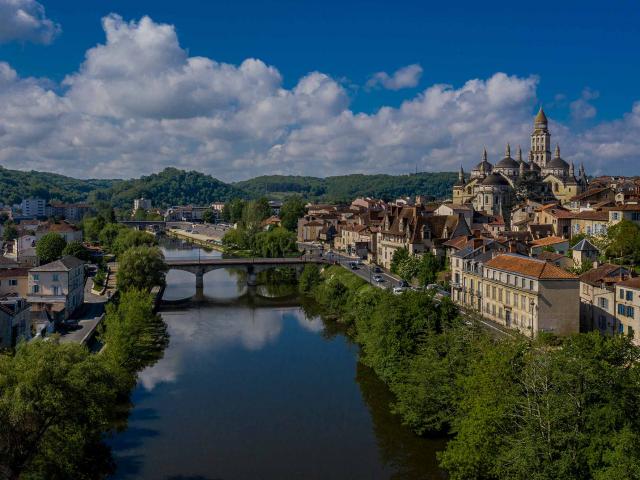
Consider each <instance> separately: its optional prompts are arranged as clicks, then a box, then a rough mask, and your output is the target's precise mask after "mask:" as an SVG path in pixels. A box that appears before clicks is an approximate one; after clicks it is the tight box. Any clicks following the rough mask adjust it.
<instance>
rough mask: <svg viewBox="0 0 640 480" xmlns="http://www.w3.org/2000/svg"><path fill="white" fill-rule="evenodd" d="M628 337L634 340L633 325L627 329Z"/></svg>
mask: <svg viewBox="0 0 640 480" xmlns="http://www.w3.org/2000/svg"><path fill="white" fill-rule="evenodd" d="M627 335H629V337H631V338H633V336H634V332H633V327H632V326H631V325H629V326H628V327H627Z"/></svg>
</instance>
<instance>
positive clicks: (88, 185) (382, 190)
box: [0, 167, 457, 209]
mask: <svg viewBox="0 0 640 480" xmlns="http://www.w3.org/2000/svg"><path fill="white" fill-rule="evenodd" d="M456 178H457V176H456V174H455V173H452V172H444V173H418V174H415V175H413V174H412V175H397V176H394V175H343V176H336V177H327V178H318V177H295V176H285V175H274V176H262V177H256V178H253V179H251V180H245V181H242V182H237V183H235V184H228V183H224V182H222V181H220V180H218V179H216V178H214V177H212V176H211V175H205V174H204V173H200V172H196V171H185V170H178V169H177V168H165V169H164V170H163V171H161V172H160V173H154V174H152V175H147V176H144V177H140V178H137V179H131V180H79V179H75V178H71V177H65V176H64V175H57V174H53V173H44V172H36V171H30V172H23V171H19V170H8V169H5V168H2V167H0V202H2V203H4V204H10V205H11V204H14V203H20V201H21V200H22V199H23V198H27V197H40V198H44V199H46V200H60V201H63V202H82V201H87V202H89V203H95V202H97V201H107V202H110V203H111V204H112V205H113V206H114V207H116V208H123V209H128V208H131V206H132V204H133V200H134V199H135V198H140V197H145V198H149V199H151V200H152V202H153V205H154V206H157V207H168V206H171V205H184V204H194V205H205V204H207V203H210V202H213V201H227V200H230V199H231V198H236V197H242V198H258V197H262V196H266V197H268V198H285V197H286V196H288V195H292V194H299V195H302V196H303V197H305V198H307V199H309V200H323V201H343V202H346V201H351V200H352V199H353V198H354V197H358V196H372V197H379V198H384V199H393V198H397V197H399V196H405V195H417V194H420V195H433V196H434V197H436V198H445V197H447V196H449V195H450V192H451V186H452V185H453V184H454V182H455V180H456Z"/></svg>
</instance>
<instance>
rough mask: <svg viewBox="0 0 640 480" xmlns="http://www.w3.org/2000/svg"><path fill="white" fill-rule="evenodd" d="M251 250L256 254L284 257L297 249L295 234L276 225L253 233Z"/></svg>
mask: <svg viewBox="0 0 640 480" xmlns="http://www.w3.org/2000/svg"><path fill="white" fill-rule="evenodd" d="M253 250H254V253H255V254H256V255H259V256H262V257H267V258H278V257H284V256H285V255H287V254H289V253H293V252H296V251H297V247H296V236H295V234H294V233H293V232H290V231H289V230H287V229H285V228H282V227H276V228H274V229H271V230H269V231H267V232H260V233H258V234H256V235H255V237H254V241H253Z"/></svg>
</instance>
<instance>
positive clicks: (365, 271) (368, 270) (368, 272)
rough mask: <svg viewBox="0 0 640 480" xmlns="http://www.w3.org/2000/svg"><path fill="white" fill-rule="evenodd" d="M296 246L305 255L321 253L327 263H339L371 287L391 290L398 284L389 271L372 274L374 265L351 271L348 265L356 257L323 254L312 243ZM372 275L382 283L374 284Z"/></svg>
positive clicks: (330, 253)
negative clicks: (379, 278) (302, 249)
mask: <svg viewBox="0 0 640 480" xmlns="http://www.w3.org/2000/svg"><path fill="white" fill-rule="evenodd" d="M298 246H299V247H300V248H304V249H305V250H306V251H307V253H311V254H312V255H319V254H320V252H322V256H323V257H324V258H325V259H327V260H328V261H330V262H338V263H340V265H342V266H343V267H345V268H346V269H348V270H349V271H351V272H352V273H354V274H355V275H357V276H359V277H360V278H362V279H363V280H365V281H367V282H369V283H371V284H372V285H376V286H379V287H382V288H387V287H391V288H393V287H396V286H398V285H399V284H400V278H398V277H396V276H394V275H392V274H391V273H390V272H389V271H386V270H384V269H382V268H380V273H375V272H374V269H375V268H376V266H375V265H366V264H362V265H358V268H357V269H355V270H352V269H351V266H350V263H351V262H353V261H357V260H358V259H357V258H356V257H350V256H349V255H346V254H344V253H340V252H336V251H333V250H330V251H328V252H324V249H323V248H322V247H320V246H318V245H314V244H312V243H302V242H299V243H298ZM374 275H380V276H381V277H382V278H383V279H384V282H379V283H378V282H375V281H374V280H373V276H374Z"/></svg>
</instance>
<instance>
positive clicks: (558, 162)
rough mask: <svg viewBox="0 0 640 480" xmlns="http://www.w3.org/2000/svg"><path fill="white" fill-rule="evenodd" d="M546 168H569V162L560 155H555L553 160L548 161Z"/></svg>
mask: <svg viewBox="0 0 640 480" xmlns="http://www.w3.org/2000/svg"><path fill="white" fill-rule="evenodd" d="M546 168H554V169H563V170H568V169H569V164H568V163H567V162H565V161H564V160H563V159H561V158H560V157H554V158H552V159H551V161H550V162H549V163H547V167H546Z"/></svg>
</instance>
